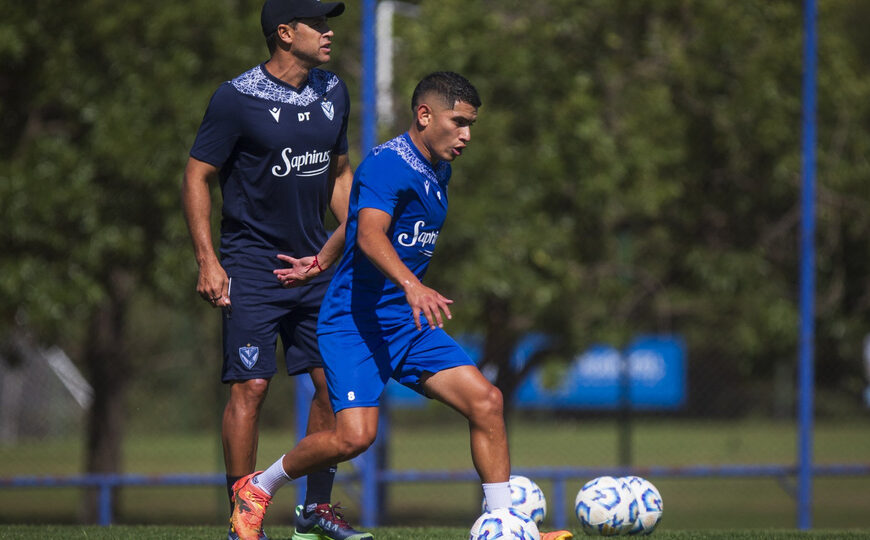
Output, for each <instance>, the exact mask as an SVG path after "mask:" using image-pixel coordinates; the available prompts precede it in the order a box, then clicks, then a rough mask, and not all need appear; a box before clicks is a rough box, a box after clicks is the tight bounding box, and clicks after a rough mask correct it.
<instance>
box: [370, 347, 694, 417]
mask: <svg viewBox="0 0 870 540" xmlns="http://www.w3.org/2000/svg"><path fill="white" fill-rule="evenodd" d="M458 341H459V342H460V344H461V345H462V346H463V347H464V348H465V349H466V352H468V354H469V356H470V357H471V358H472V360H474V361H478V359H479V358H480V349H481V346H480V343H479V340H478V339H476V338H475V337H469V336H466V337H463V338H461V339H459V340H458ZM546 343H547V337H546V336H544V335H542V334H529V335H527V336H525V337H524V338H523V339H522V340H520V343H519V344H518V345H517V348H516V350H515V351H514V354H513V358H512V359H511V362H512V363H513V367H514V368H522V366H523V365H525V363H526V362H527V361H528V360H529V359H530V358H531V356H532V355H533V354H534V353H535V352H536V351H537V350H539V349H540V348H542V347H543V346H544V345H546ZM623 355H624V356H623ZM623 366H625V367H626V368H627V369H628V377H627V378H626V379H625V382H627V383H628V384H627V386H625V387H624V388H623V387H622V385H621V382H622V380H623V379H622V378H621V377H620V373H621V370H622V368H623ZM548 367H549V368H550V371H548ZM554 368H555V370H556V371H557V372H556V373H554V372H553V371H552V370H553V369H554ZM484 375H487V377H488V378H489V379H490V380H493V379H494V374H492V373H487V372H484ZM686 386H687V377H686V351H685V344H684V342H683V340H682V339H681V338H680V337H678V336H639V337H637V338H635V339H634V340H633V341H632V342H631V343H630V344H629V345H628V347H626V348H625V350H624V351H620V350H619V349H616V348H614V347H611V346H609V345H596V346H593V347H590V348H589V349H588V350H586V351H584V352H583V353H581V354H579V355H578V356H576V357H575V358H574V360H573V361H572V362H571V363H570V364H569V365H568V366H567V367H566V366H564V365H558V366H540V367H538V368H536V369H535V370H534V371H532V372H531V373H530V374H529V376H528V377H526V379H525V380H524V381H523V382H522V383H521V384H520V386H519V388H518V389H517V393H516V396H515V398H514V404H515V405H516V407H517V408H520V409H603V410H606V409H616V408H617V407H619V406H620V404H621V403H622V402H623V399H624V400H625V403H626V404H627V405H629V406H630V407H631V408H633V409H639V410H653V409H675V408H678V407H680V406H682V405H683V403H684V402H685V399H686ZM386 395H387V397H388V398H389V401H390V403H392V404H395V405H398V406H401V407H408V406H420V405H423V403H425V398H423V397H422V396H420V395H419V394H417V393H415V392H414V391H412V390H410V389H408V388H406V387H404V386H402V385H401V384H398V383H396V382H395V381H390V382H389V383H388V384H387V388H386Z"/></svg>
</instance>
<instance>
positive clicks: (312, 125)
mask: <svg viewBox="0 0 870 540" xmlns="http://www.w3.org/2000/svg"><path fill="white" fill-rule="evenodd" d="M349 108H350V101H349V98H348V93H347V87H346V86H345V84H344V82H342V81H341V79H339V78H338V77H337V76H336V75H335V74H333V73H330V72H328V71H324V70H321V69H313V70H311V72H310V73H309V75H308V80H307V82H306V84H305V85H304V86H302V87H301V88H294V87H292V86H290V85H289V84H287V83H285V82H284V81H281V80H280V79H277V78H276V77H273V76H272V75H271V74H270V73H269V72H268V71H267V70H266V68H265V65H264V64H261V65H259V66H256V67H254V68H252V69H250V70H248V71H246V72H245V73H243V74H241V75H239V76H238V77H236V78H235V79H233V80H231V81H228V82H226V83H224V84H222V85H221V86H220V87H219V88H218V89H217V91H216V92H215V93H214V95H213V96H212V98H211V102H210V103H209V106H208V109H207V110H206V113H205V117H204V118H203V121H202V124H201V125H200V128H199V132H198V133H197V135H196V140H195V142H194V144H193V147H192V149H191V151H190V155H191V156H192V157H193V158H195V159H198V160H200V161H204V162H206V163H210V164H212V165H214V166H216V167H218V168H219V169H220V186H221V193H222V195H223V208H222V214H221V247H220V253H221V264H222V265H223V266H224V268H225V269H226V270H227V273H228V274H230V275H237V276H245V277H249V278H252V279H260V280H274V276H273V275H272V270H274V269H275V268H278V267H280V266H281V263H280V261H279V260H278V259H277V258H276V257H275V256H276V254H277V253H285V254H287V255H290V256H293V257H304V256H308V255H314V254H316V253H317V252H319V251H320V248H321V247H322V246H323V244H324V243H325V242H326V239H327V232H326V230H325V228H324V226H323V218H324V215H325V212H326V208H327V206H328V204H329V197H330V193H329V171H330V162H331V160H332V157H333V155H341V154H346V153H347V147H348V145H347V121H348V113H349ZM328 278H329V275H324V276H322V277H321V276H318V278H315V280H317V281H319V280H323V279H328Z"/></svg>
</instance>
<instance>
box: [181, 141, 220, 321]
mask: <svg viewBox="0 0 870 540" xmlns="http://www.w3.org/2000/svg"><path fill="white" fill-rule="evenodd" d="M217 174H218V169H217V167H215V166H214V165H211V164H210V163H206V162H204V161H199V160H198V159H195V158H192V157H191V158H188V160H187V166H186V167H185V169H184V183H183V184H182V188H181V200H182V204H183V205H184V216H185V218H186V219H187V228H188V230H189V231H190V237H191V239H192V240H193V252H194V255H195V256H196V263H197V264H198V265H199V277H198V278H197V282H196V292H198V293H199V295H200V296H202V298H203V299H204V300H205V301H206V302H208V303H210V304H211V305H212V306H214V307H228V306H229V305H230V298H229V279H227V273H226V271H224V269H223V267H222V266H221V264H220V261H219V260H218V257H217V254H216V253H215V251H214V246H213V244H212V238H211V192H210V190H209V184H210V182H211V181H212V180H213V179H215V178H217Z"/></svg>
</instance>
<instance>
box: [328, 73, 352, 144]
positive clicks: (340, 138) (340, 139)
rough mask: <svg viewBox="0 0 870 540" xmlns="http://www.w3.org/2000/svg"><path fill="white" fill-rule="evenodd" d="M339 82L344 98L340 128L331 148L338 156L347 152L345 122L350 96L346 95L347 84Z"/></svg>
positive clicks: (347, 116) (347, 115) (346, 120)
mask: <svg viewBox="0 0 870 540" xmlns="http://www.w3.org/2000/svg"><path fill="white" fill-rule="evenodd" d="M339 84H340V85H341V90H342V91H341V95H342V98H343V99H344V107H343V109H344V114H343V115H342V117H341V130H340V131H339V133H338V137H337V138H336V140H335V146H334V147H333V148H332V153H333V154H336V155H339V156H340V155H343V154H347V149H348V144H347V124H348V119H349V118H350V96H349V95H348V92H347V86H346V85H345V84H344V81H341V82H340V83H339Z"/></svg>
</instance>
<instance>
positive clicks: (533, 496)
mask: <svg viewBox="0 0 870 540" xmlns="http://www.w3.org/2000/svg"><path fill="white" fill-rule="evenodd" d="M509 484H510V488H511V506H512V507H513V508H516V509H517V510H519V511H520V512H522V513H523V514H525V515H527V516H529V517H530V518H532V521H534V522H535V525H537V526H538V527H540V526H541V525H542V524H543V523H544V518H545V517H546V516H547V499H546V498H545V497H544V492H543V491H541V488H540V487H538V484H536V483H534V482H533V481H532V480H530V479H529V478H526V477H525V476H520V475H513V474H512V475H511V477H510V482H509ZM480 506H481V510H482V511H483V512H487V511H489V506H487V504H486V498H484V499H483V503H481V505H480Z"/></svg>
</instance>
